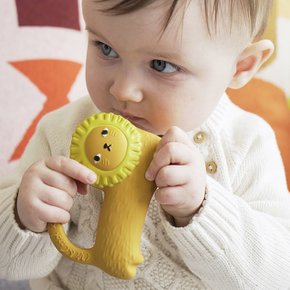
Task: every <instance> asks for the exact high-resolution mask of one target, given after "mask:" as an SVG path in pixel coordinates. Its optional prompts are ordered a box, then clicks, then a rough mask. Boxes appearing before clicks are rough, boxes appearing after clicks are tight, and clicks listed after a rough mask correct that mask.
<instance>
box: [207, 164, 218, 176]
mask: <svg viewBox="0 0 290 290" xmlns="http://www.w3.org/2000/svg"><path fill="white" fill-rule="evenodd" d="M205 167H206V171H207V173H209V174H214V173H216V172H217V164H216V163H215V162H214V161H208V162H206V165H205Z"/></svg>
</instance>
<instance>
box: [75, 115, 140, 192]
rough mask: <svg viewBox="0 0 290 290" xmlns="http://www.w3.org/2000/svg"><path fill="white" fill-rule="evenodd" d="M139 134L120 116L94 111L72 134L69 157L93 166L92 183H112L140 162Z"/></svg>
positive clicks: (122, 177)
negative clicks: (93, 180)
mask: <svg viewBox="0 0 290 290" xmlns="http://www.w3.org/2000/svg"><path fill="white" fill-rule="evenodd" d="M141 147H142V143H141V134H140V132H139V131H138V129H137V128H136V127H135V126H134V125H133V124H131V123H130V122H129V121H128V120H126V119H124V118H123V117H122V116H119V115H115V114H113V113H99V114H94V115H92V116H90V117H88V118H87V119H85V120H84V121H83V122H82V123H81V124H79V125H78V127H77V128H76V130H75V132H74V133H73V135H72V141H71V146H70V157H71V158H72V159H74V160H76V161H78V162H80V163H81V164H83V165H85V166H87V167H88V168H90V169H91V170H93V171H94V172H95V173H96V175H97V181H96V182H95V184H94V186H96V187H99V188H103V187H106V186H113V185H114V184H117V183H119V182H121V181H122V180H124V179H125V178H126V177H127V176H129V175H130V174H131V173H132V171H133V170H134V168H135V167H136V166H137V164H138V163H139V158H140V155H141Z"/></svg>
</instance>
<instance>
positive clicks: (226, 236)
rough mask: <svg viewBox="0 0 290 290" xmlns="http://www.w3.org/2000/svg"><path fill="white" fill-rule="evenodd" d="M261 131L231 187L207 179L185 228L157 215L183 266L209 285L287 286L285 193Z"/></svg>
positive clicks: (270, 143)
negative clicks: (204, 191) (202, 196)
mask: <svg viewBox="0 0 290 290" xmlns="http://www.w3.org/2000/svg"><path fill="white" fill-rule="evenodd" d="M263 131H264V132H263V134H262V136H259V138H256V139H252V141H251V142H248V145H247V148H246V149H245V154H244V156H243V158H242V160H241V162H240V163H239V164H237V170H236V172H235V174H234V180H233V183H232V190H229V189H226V188H224V187H223V186H222V185H221V184H219V183H218V182H217V181H216V180H214V179H213V178H211V177H207V198H206V201H205V203H204V205H203V207H202V209H201V211H200V212H199V213H198V214H197V215H195V216H194V217H193V219H192V221H191V223H190V224H189V225H188V226H186V227H184V228H175V227H173V226H172V225H170V223H169V222H168V221H167V220H166V218H165V217H164V215H163V217H162V220H163V224H164V227H165V229H166V231H167V233H168V235H169V236H170V237H171V239H172V240H173V241H174V243H175V244H176V246H177V248H178V251H179V253H180V256H181V258H182V259H183V261H184V262H185V264H186V265H187V267H188V269H189V270H190V271H191V272H192V273H194V274H195V275H197V276H198V277H199V278H200V279H201V280H202V281H203V282H204V283H205V284H206V285H207V286H208V287H209V288H213V289H288V288H289V286H290V276H289V269H290V210H289V209H290V195H289V193H288V190H287V185H286V181H285V180H286V179H285V173H284V169H283V165H282V162H281V157H280V154H279V151H278V148H277V145H276V141H275V138H274V135H273V133H272V131H271V130H270V129H269V128H266V129H265V128H264V130H263ZM249 138H250V137H249ZM161 215H162V213H161Z"/></svg>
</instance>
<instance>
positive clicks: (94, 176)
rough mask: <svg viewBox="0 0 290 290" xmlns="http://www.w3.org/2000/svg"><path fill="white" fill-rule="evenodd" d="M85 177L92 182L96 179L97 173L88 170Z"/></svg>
mask: <svg viewBox="0 0 290 290" xmlns="http://www.w3.org/2000/svg"><path fill="white" fill-rule="evenodd" d="M87 178H88V181H89V182H90V183H93V182H95V181H96V180H97V175H96V174H95V173H94V172H90V173H89V175H88V177H87Z"/></svg>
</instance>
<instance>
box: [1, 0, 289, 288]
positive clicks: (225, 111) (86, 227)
mask: <svg viewBox="0 0 290 290" xmlns="http://www.w3.org/2000/svg"><path fill="white" fill-rule="evenodd" d="M270 7H271V3H270V1H267V0H240V1H237V0H188V1H177V0H171V1H168V0H156V1H150V0H134V1H133V0H122V1H121V0H111V1H110V0H107V1H106V0H83V15H84V19H85V23H86V28H87V30H88V52H87V62H86V71H87V73H86V78H87V86H88V91H89V94H90V98H82V99H80V100H78V101H76V102H73V103H71V104H70V105H68V106H65V107H63V108H61V109H60V110H58V111H55V112H53V113H51V114H49V115H47V116H46V117H45V118H44V119H43V120H42V121H41V122H40V124H39V126H38V129H37V131H36V133H35V135H34V136H33V138H32V139H31V141H30V143H29V145H28V146H27V148H26V151H25V153H24V155H23V157H22V159H21V162H20V166H19V169H18V170H17V172H15V174H13V175H12V176H10V177H8V178H6V179H3V181H2V182H1V192H0V244H1V249H0V255H1V261H0V276H1V277H5V278H8V279H32V280H31V287H32V289H42V290H44V289H78V290H79V289H127V288H128V289H288V288H289V287H290V276H289V269H290V210H289V208H290V196H289V193H288V191H287V186H286V178H285V173H284V168H283V165H282V161H281V157H280V153H279V151H278V148H277V144H276V141H275V137H274V133H273V131H272V130H271V128H270V127H269V125H267V124H266V123H265V122H264V121H263V120H261V119H260V118H258V117H257V116H255V115H253V114H250V113H247V112H244V111H242V110H241V109H240V108H238V107H236V106H235V105H234V104H233V103H231V101H230V100H229V98H228V97H227V95H226V93H225V91H226V89H227V88H229V87H230V88H240V87H242V86H243V85H245V84H246V83H247V82H248V81H249V80H250V79H251V78H252V77H253V76H254V74H255V73H256V72H257V70H258V69H259V67H260V66H261V65H262V64H263V63H264V62H265V61H266V60H267V59H268V58H269V56H270V55H271V53H272V52H273V44H272V43H271V42H270V41H269V40H266V39H260V36H261V35H262V33H263V30H264V28H265V25H266V20H267V15H268V12H269V10H270ZM100 111H102V112H113V113H115V114H119V115H122V116H123V117H125V118H126V119H128V120H129V121H131V122H132V123H133V124H134V125H135V126H137V127H139V128H141V129H144V130H146V131H149V132H152V133H154V134H157V135H160V136H162V138H161V141H160V143H159V145H158V147H157V150H156V153H155V155H154V157H153V160H152V161H151V164H150V166H149V168H148V169H147V172H146V178H147V179H148V180H152V181H153V180H154V181H155V183H156V185H157V188H158V189H157V190H156V192H155V194H154V197H153V199H152V201H151V203H150V206H149V210H148V214H147V217H146V221H145V225H144V230H143V235H142V243H141V248H142V253H143V255H144V257H145V262H144V264H143V265H141V266H140V267H139V268H138V272H137V275H136V277H135V278H134V279H132V280H128V281H127V280H126V281H123V280H119V279H117V278H114V277H111V276H109V275H108V274H106V273H104V272H102V271H101V270H100V269H98V268H96V267H92V266H88V265H82V264H78V263H74V262H73V261H69V260H67V259H65V258H63V257H62V256H61V255H60V254H59V253H58V252H57V251H56V249H55V248H54V246H53V245H52V243H51V241H50V238H49V235H48V234H47V232H46V228H47V223H50V222H54V223H55V222H56V223H68V224H67V231H68V235H69V237H70V239H71V240H72V241H73V242H75V243H76V244H78V245H80V246H84V247H89V246H90V245H91V244H92V243H93V242H94V237H95V227H96V225H95V223H96V222H95V221H96V220H97V216H98V212H99V210H100V207H101V203H102V198H103V197H102V192H101V191H100V190H97V189H95V188H93V187H91V186H89V185H90V184H92V183H94V181H95V179H96V176H95V174H94V173H93V172H91V171H90V170H89V169H88V168H86V167H84V166H83V165H81V164H79V163H77V162H76V161H73V160H71V159H69V158H68V156H69V144H70V138H71V137H70V136H71V134H72V132H73V131H74V129H75V127H76V126H77V124H79V123H80V122H81V121H82V120H83V119H85V118H86V117H88V116H89V115H91V114H93V113H96V112H100ZM77 193H81V195H79V194H78V195H77ZM136 194H138V192H136Z"/></svg>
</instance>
